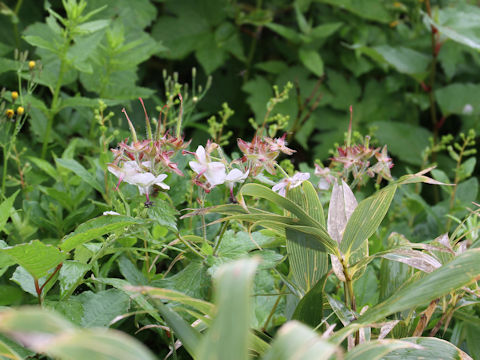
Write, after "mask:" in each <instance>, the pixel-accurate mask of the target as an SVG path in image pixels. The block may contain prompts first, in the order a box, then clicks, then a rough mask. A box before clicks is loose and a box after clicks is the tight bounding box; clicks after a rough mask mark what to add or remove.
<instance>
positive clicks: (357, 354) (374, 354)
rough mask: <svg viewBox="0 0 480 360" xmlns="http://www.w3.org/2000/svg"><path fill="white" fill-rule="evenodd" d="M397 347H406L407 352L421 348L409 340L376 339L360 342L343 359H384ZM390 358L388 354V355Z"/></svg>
mask: <svg viewBox="0 0 480 360" xmlns="http://www.w3.org/2000/svg"><path fill="white" fill-rule="evenodd" d="M398 349H408V354H410V351H411V350H412V349H414V350H421V349H422V347H421V346H418V345H415V344H413V343H411V342H407V341H401V340H393V339H392V340H391V339H389V340H376V341H370V342H368V343H364V344H360V345H358V346H356V347H354V348H353V349H352V350H350V351H349V352H348V353H347V355H346V356H345V360H376V359H384V356H385V355H387V354H390V353H391V352H393V351H395V350H398ZM388 358H389V359H390V356H388Z"/></svg>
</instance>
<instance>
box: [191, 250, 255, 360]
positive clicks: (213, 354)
mask: <svg viewBox="0 0 480 360" xmlns="http://www.w3.org/2000/svg"><path fill="white" fill-rule="evenodd" d="M256 268H257V261H255V260H251V259H249V260H238V261H235V262H233V263H229V264H226V265H224V266H222V267H221V268H220V269H219V270H218V271H217V273H216V274H215V283H216V291H215V296H214V298H215V304H216V306H217V314H216V317H215V318H214V320H213V323H212V325H211V327H210V328H209V329H208V331H207V333H206V334H205V337H204V339H203V340H202V342H201V344H200V346H199V348H198V352H197V356H198V359H199V360H202V359H205V360H206V359H208V360H215V359H218V360H221V359H227V358H229V357H231V354H235V359H238V360H242V359H244V360H247V359H248V358H249V356H248V346H249V339H250V336H249V330H250V317H251V297H250V293H251V290H252V283H253V276H254V275H255V270H256ZM232 324H234V326H233V327H232Z"/></svg>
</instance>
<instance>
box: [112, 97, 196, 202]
mask: <svg viewBox="0 0 480 360" xmlns="http://www.w3.org/2000/svg"><path fill="white" fill-rule="evenodd" d="M142 105H143V102H142ZM122 111H123V112H124V113H125V116H126V118H127V121H128V123H129V126H130V130H131V132H132V137H133V141H132V142H130V143H129V142H128V140H127V139H125V140H124V141H122V142H120V143H119V144H118V148H116V149H111V151H112V152H113V154H114V160H113V162H112V163H111V164H109V165H108V171H110V172H111V173H112V174H113V175H115V176H116V177H117V178H118V184H117V189H118V186H119V185H120V183H121V182H122V181H125V182H127V183H129V184H132V185H135V186H137V187H138V189H139V191H140V194H145V196H146V199H147V201H146V203H145V205H147V206H148V205H150V204H151V202H150V197H149V195H150V193H151V190H152V188H153V186H155V185H156V186H158V187H160V188H161V189H164V190H168V189H170V187H169V186H168V185H167V184H165V183H164V180H165V179H166V178H167V176H168V175H167V174H166V173H170V172H173V173H176V174H177V175H180V176H183V173H182V172H181V171H180V170H179V169H178V165H177V164H176V163H175V162H173V161H172V158H173V157H175V155H176V154H177V153H178V152H179V151H181V150H183V149H185V148H186V147H188V145H189V143H190V142H185V141H184V140H183V138H180V137H174V136H172V135H170V134H169V132H168V131H166V132H165V133H164V134H160V131H157V133H156V135H155V137H154V136H153V135H152V136H151V138H150V139H146V140H141V141H138V140H137V136H136V133H135V129H134V127H133V124H132V123H131V121H130V119H129V118H128V115H127V113H126V111H125V109H123V110H122ZM147 124H148V125H149V122H148V117H147Z"/></svg>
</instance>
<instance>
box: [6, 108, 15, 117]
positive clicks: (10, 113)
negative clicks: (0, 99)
mask: <svg viewBox="0 0 480 360" xmlns="http://www.w3.org/2000/svg"><path fill="white" fill-rule="evenodd" d="M5 115H7V117H8V118H9V119H11V118H12V117H13V115H15V111H13V110H12V109H7V111H5Z"/></svg>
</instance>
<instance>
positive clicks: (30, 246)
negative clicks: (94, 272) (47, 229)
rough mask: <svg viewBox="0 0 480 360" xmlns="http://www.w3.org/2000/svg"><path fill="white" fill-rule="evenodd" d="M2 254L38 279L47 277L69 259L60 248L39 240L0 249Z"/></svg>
mask: <svg viewBox="0 0 480 360" xmlns="http://www.w3.org/2000/svg"><path fill="white" fill-rule="evenodd" d="M0 252H3V253H4V254H7V255H8V256H10V257H11V258H12V259H14V260H15V262H16V263H17V264H19V265H20V266H22V267H23V268H25V269H26V270H27V271H28V272H29V273H30V274H31V275H32V276H33V277H34V278H36V279H39V278H41V277H43V276H45V275H47V273H48V271H49V270H51V269H53V268H54V267H55V266H57V265H58V264H60V263H61V262H62V261H63V260H65V258H66V257H67V255H66V254H64V253H63V252H61V251H60V250H58V248H56V247H54V246H52V245H45V244H44V243H42V242H41V241H39V240H33V241H31V242H29V243H26V244H21V245H16V246H12V247H8V248H4V249H0Z"/></svg>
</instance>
